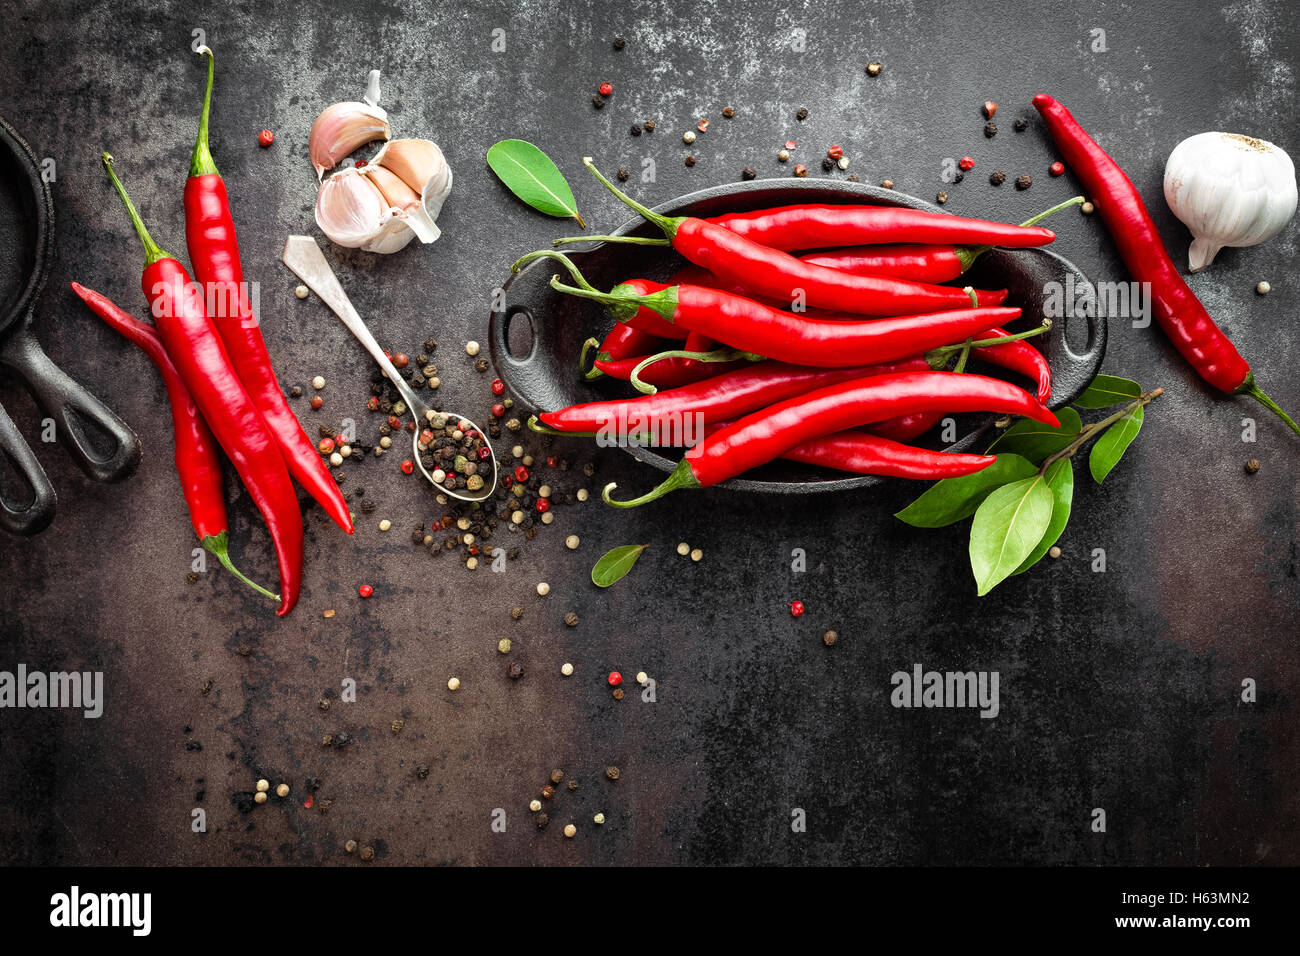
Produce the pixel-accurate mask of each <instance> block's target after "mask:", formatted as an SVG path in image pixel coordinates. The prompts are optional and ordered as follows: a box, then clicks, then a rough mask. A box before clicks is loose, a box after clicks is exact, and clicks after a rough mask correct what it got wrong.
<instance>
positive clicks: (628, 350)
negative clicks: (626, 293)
mask: <svg viewBox="0 0 1300 956" xmlns="http://www.w3.org/2000/svg"><path fill="white" fill-rule="evenodd" d="M663 341H664V340H663V339H662V338H660V337H659V336H657V335H652V334H651V333H649V332H645V331H642V330H641V329H637V328H633V327H632V326H630V325H628V324H626V323H624V322H620V323H618V324H617V325H616V326H614V328H612V329H610V331H609V334H608V335H606V336H605V338H604V339H603V340H602V341H601V343H600V348H599V349H598V350H597V352H596V361H598V362H617V361H618V360H620V359H625V358H631V357H632V356H634V355H653V354H654V353H655V352H659V351H662V350H663V349H664V348H667V346H665V345H663V344H662V343H663Z"/></svg>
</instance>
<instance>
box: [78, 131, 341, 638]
mask: <svg viewBox="0 0 1300 956" xmlns="http://www.w3.org/2000/svg"><path fill="white" fill-rule="evenodd" d="M103 160H104V168H105V169H107V170H108V175H109V178H110V179H112V181H113V186H114V187H115V188H116V189H117V192H118V195H120V196H121V197H122V202H123V203H124V204H125V205H126V209H127V212H128V213H129V214H130V216H131V223H132V225H133V226H135V231H136V234H137V235H138V236H139V237H140V242H141V244H142V245H143V246H144V250H145V267H144V273H143V275H142V276H141V280H140V284H141V287H142V288H143V289H144V294H145V297H146V298H147V299H148V300H149V304H150V307H151V309H152V311H153V316H154V320H155V321H156V322H157V325H158V334H159V336H160V337H161V338H162V341H163V345H165V346H166V347H167V354H168V355H169V356H170V357H171V359H172V361H173V362H174V363H175V364H176V370H177V371H178V372H179V373H180V376H181V380H182V381H184V383H185V387H186V388H188V389H189V391H190V395H192V396H193V398H194V403H195V404H196V405H197V406H198V407H199V412H200V413H201V414H202V415H203V418H204V420H206V421H207V423H208V426H209V427H210V428H211V429H212V432H213V434H214V435H215V436H216V438H217V441H218V442H220V444H221V447H222V448H223V449H224V450H225V452H226V455H227V456H228V457H229V458H230V461H231V464H233V465H234V466H235V471H236V472H238V474H239V477H240V479H241V480H242V481H243V482H244V487H246V488H247V489H248V493H249V495H250V496H251V497H252V499H253V501H254V502H255V503H256V504H257V507H258V509H259V510H260V511H261V512H262V517H263V518H264V519H265V520H266V526H267V530H268V531H270V533H271V541H272V542H273V543H274V545H275V552H276V560H277V563H278V564H279V569H280V607H279V609H278V610H277V611H276V613H277V614H279V615H281V616H284V615H285V614H288V613H289V612H290V611H291V610H292V609H293V606H294V604H296V603H297V601H298V589H299V587H300V585H301V578H302V515H301V513H300V512H299V510H298V496H297V495H295V494H294V490H293V482H292V480H291V479H290V478H289V472H288V470H287V469H286V468H285V464H284V459H282V458H281V457H280V450H279V448H278V447H277V446H276V444H275V440H274V439H273V438H272V437H271V433H270V431H269V430H268V429H267V426H266V422H265V421H264V420H263V419H262V416H261V414H259V412H258V409H257V406H256V405H254V404H253V400H252V399H251V398H250V397H249V394H248V392H247V391H245V389H244V386H243V385H242V384H241V383H240V381H239V376H238V375H237V374H236V373H235V369H234V367H233V366H232V365H231V364H230V359H229V358H228V357H227V355H226V350H225V347H224V346H223V345H222V344H221V339H220V337H219V336H218V335H217V331H216V329H215V328H214V327H213V324H212V322H211V320H210V319H209V318H208V316H207V313H206V312H205V311H204V309H203V295H202V293H200V292H199V288H198V286H197V285H195V283H194V282H192V281H191V280H190V277H189V274H188V273H186V271H185V267H184V266H182V265H181V264H180V263H179V262H177V261H176V260H175V259H174V258H172V257H171V256H169V255H168V254H167V253H165V252H163V251H162V250H161V249H160V248H158V246H157V244H156V243H155V242H154V241H153V239H152V237H150V235H149V232H148V230H146V229H145V227H144V223H143V222H142V221H141V220H140V214H139V213H137V212H136V210H135V206H134V205H133V204H132V203H131V199H130V197H129V196H127V194H126V188H125V187H124V186H123V185H122V183H121V181H120V180H119V179H118V178H117V173H116V172H115V171H114V170H113V157H112V156H110V155H108V153H104V154H103ZM312 458H313V459H316V460H317V461H319V458H317V457H316V452H315V450H314V449H313V450H312Z"/></svg>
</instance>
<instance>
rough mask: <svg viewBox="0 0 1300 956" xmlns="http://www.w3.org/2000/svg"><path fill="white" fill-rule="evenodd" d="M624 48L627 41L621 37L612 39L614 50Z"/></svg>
mask: <svg viewBox="0 0 1300 956" xmlns="http://www.w3.org/2000/svg"><path fill="white" fill-rule="evenodd" d="M625 46H627V40H625V39H624V38H623V37H614V49H615V50H621V49H623V47H625Z"/></svg>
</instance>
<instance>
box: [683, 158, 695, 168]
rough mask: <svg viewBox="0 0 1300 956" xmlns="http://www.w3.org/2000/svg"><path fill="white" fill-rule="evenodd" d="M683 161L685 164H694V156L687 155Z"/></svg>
mask: <svg viewBox="0 0 1300 956" xmlns="http://www.w3.org/2000/svg"><path fill="white" fill-rule="evenodd" d="M684 162H685V163H686V165H687V166H694V165H695V157H694V156H687V157H686V159H685V160H684Z"/></svg>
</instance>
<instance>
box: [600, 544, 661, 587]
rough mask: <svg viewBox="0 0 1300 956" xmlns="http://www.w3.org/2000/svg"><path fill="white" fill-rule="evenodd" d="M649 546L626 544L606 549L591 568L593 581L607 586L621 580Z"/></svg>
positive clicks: (601, 585)
mask: <svg viewBox="0 0 1300 956" xmlns="http://www.w3.org/2000/svg"><path fill="white" fill-rule="evenodd" d="M648 547H650V546H649V545H648V544H625V545H621V546H620V547H617V548H611V549H610V550H609V551H606V552H605V553H604V554H603V555H601V558H600V560H599V561H597V562H596V564H595V566H594V567H593V568H592V569H591V583H592V584H594V585H596V587H598V588H607V587H609V586H610V585H611V584H613V583H614V582H615V581H619V580H621V579H622V578H623V577H624V576H625V575H626V574H627V573H628V572H629V571H631V570H632V566H633V565H635V564H636V562H637V559H638V558H639V557H641V552H642V551H644V550H645V549H646V548H648Z"/></svg>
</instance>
